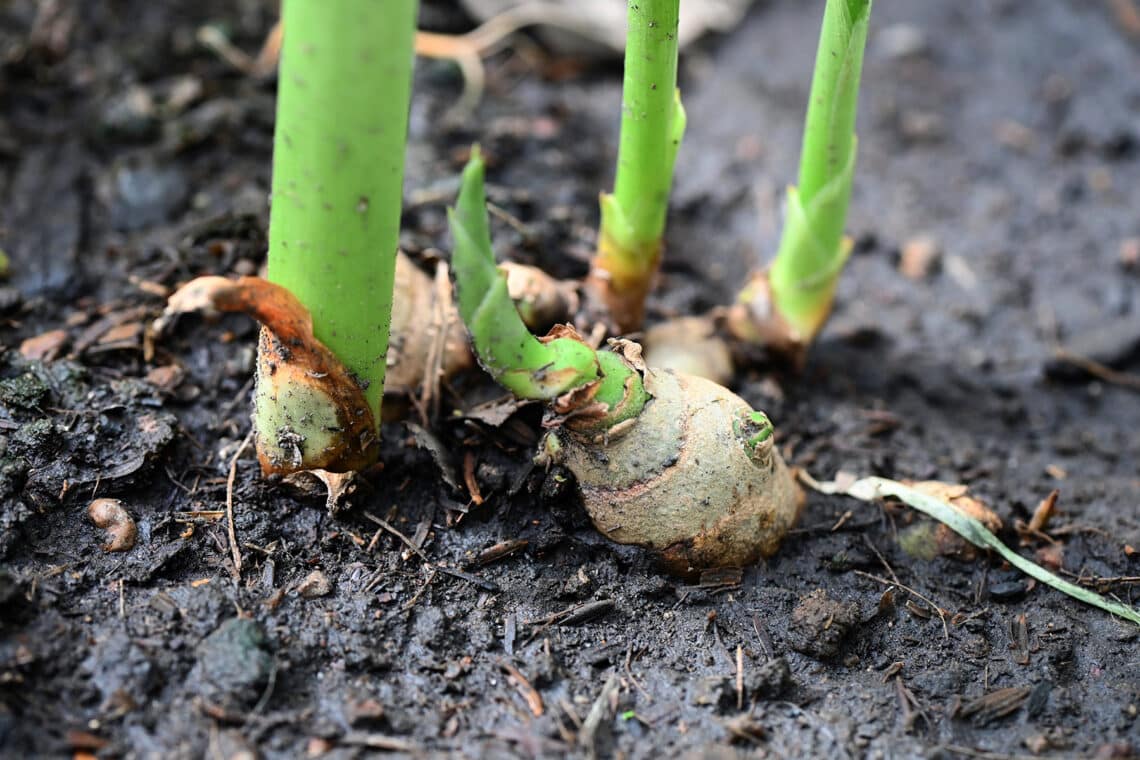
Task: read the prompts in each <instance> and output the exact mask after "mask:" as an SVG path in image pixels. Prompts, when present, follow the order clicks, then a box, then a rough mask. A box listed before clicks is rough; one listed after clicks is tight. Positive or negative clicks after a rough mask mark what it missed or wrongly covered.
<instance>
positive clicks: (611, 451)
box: [448, 149, 801, 575]
mask: <svg viewBox="0 0 1140 760" xmlns="http://www.w3.org/2000/svg"><path fill="white" fill-rule="evenodd" d="M483 172H484V167H483V161H482V158H481V156H480V155H479V152H478V150H477V149H476V150H474V151H473V152H472V157H471V160H470V161H469V162H468V164H467V167H466V169H464V172H463V181H462V185H461V188H460V193H459V200H458V202H457V204H456V207H455V208H454V209H449V212H448V219H449V222H450V225H451V231H452V236H453V237H454V239H455V250H454V254H453V270H454V273H455V278H456V291H457V301H458V304H459V312H460V315H461V316H462V317H463V320H464V322H465V323H466V324H467V326H468V329H469V331H470V333H471V337H472V341H473V343H474V347H475V353H476V355H477V357H478V359H479V362H480V363H481V364H482V366H483V367H484V369H486V370H487V372H488V373H489V374H491V376H492V377H494V378H495V379H496V380H497V381H498V382H499V383H500V384H502V385H503V386H504V387H506V388H507V389H508V390H510V391H511V392H512V393H514V394H515V395H516V396H519V397H521V398H531V399H540V400H543V401H546V402H547V404H548V405H549V412H548V416H547V421H546V424H547V426H548V427H551V428H553V429H552V431H551V432H550V433H549V434H548V435H547V436H546V438H545V439H544V442H543V444H542V450H541V454H540V457H539V459H540V461H544V462H558V463H561V464H563V465H565V466H566V467H567V468H568V469H569V470H570V471H571V472H572V473H573V474H574V476H575V478H576V479H577V482H578V487H579V490H580V493H581V495H582V500H583V505H584V506H585V508H586V511H587V512H588V513H589V514H590V517H591V518H592V519H593V521H594V524H595V525H596V526H597V527H598V529H599V530H601V531H602V532H603V533H604V534H606V535H607V536H608V537H610V538H612V539H613V540H615V541H618V542H621V543H627V544H637V545H640V546H644V547H647V548H650V549H653V550H655V551H657V552H659V553H660V555H661V557H662V558H663V560H664V562H665V564H666V566H667V567H668V568H669V569H670V570H671V571H673V572H676V573H679V574H684V575H688V574H691V573H693V572H694V571H697V570H700V569H703V568H709V567H725V566H741V565H744V564H748V563H750V562H753V561H755V560H756V559H757V558H758V557H760V556H767V555H770V554H772V553H773V552H774V551H775V550H776V549H777V547H778V546H779V543H780V540H781V539H782V538H783V536H784V535H785V533H786V532H787V530H788V529H789V528H790V527H791V526H792V524H793V523H794V522H795V519H796V517H797V514H798V512H799V507H800V501H801V500H800V493H799V489H798V488H797V486H796V485H795V482H794V481H793V479H792V477H791V475H790V473H789V471H788V469H787V467H786V466H785V465H784V462H783V460H782V459H781V457H780V454H779V451H778V450H777V449H776V448H775V445H774V429H773V427H772V424H771V422H770V421H769V420H768V418H767V417H766V416H765V415H764V414H763V413H762V412H757V411H753V410H752V409H751V408H750V407H749V406H748V404H747V403H745V402H744V400H743V399H741V398H739V397H738V396H736V395H735V394H733V393H731V392H730V391H728V390H727V389H725V388H723V387H721V386H719V385H716V384H715V383H712V382H709V381H707V380H704V379H701V378H695V377H689V376H685V375H679V374H676V373H673V372H671V371H664V370H652V369H649V368H647V367H646V366H645V365H644V363H643V362H642V361H641V358H640V352H641V348H640V346H638V345H637V344H636V343H633V342H630V341H625V340H611V341H610V346H609V349H606V350H595V349H593V348H591V347H590V346H589V345H587V344H586V343H585V341H584V340H583V339H582V338H581V337H580V336H579V335H578V334H577V333H576V332H575V331H574V330H573V329H572V328H570V327H569V326H556V327H555V328H554V329H552V330H551V331H550V333H549V334H548V335H547V336H545V337H543V338H536V337H535V336H534V335H532V334H531V333H530V332H529V331H528V330H527V328H526V326H525V325H524V324H523V322H522V320H521V318H520V317H519V314H518V311H517V310H516V307H515V305H514V303H513V302H512V301H511V299H510V296H509V293H508V290H507V280H506V276H505V275H504V274H503V273H502V272H501V271H499V270H498V269H497V267H496V266H495V258H494V253H493V251H492V248H491V238H490V232H489V228H488V221H487V212H486V209H485V205H486V202H485V199H484V194H483Z"/></svg>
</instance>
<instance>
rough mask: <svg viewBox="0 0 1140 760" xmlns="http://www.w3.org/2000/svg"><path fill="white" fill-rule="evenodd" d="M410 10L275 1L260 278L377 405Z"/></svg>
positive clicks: (411, 32) (394, 241) (360, 1)
mask: <svg viewBox="0 0 1140 760" xmlns="http://www.w3.org/2000/svg"><path fill="white" fill-rule="evenodd" d="M416 10H417V2H416V0H386V1H385V2H382V3H380V2H375V0H335V2H334V1H332V0H329V1H325V2H315V1H314V0H285V1H284V4H283V8H282V22H283V24H284V28H285V35H284V45H283V48H282V53H281V70H280V75H279V84H278V94H277V126H276V133H275V138H274V146H273V209H272V214H271V220H270V227H269V279H270V280H272V281H273V282H275V283H278V284H280V285H283V286H285V287H286V288H288V289H289V290H290V291H292V292H293V294H294V295H296V296H297V297H298V298H299V299H300V301H301V302H302V303H303V304H304V305H305V306H306V307H307V308H308V309H309V311H310V312H312V316H313V329H314V333H315V335H316V337H317V339H318V340H320V341H321V342H322V343H324V344H325V345H327V346H328V347H329V348H330V349H331V350H332V351H333V353H335V354H336V356H337V357H338V358H340V360H341V361H343V362H344V364H345V365H346V366H347V367H348V368H349V369H350V370H351V371H352V373H353V374H354V375H355V376H356V378H357V379H358V380H359V381H360V382H361V384H362V385H363V386H364V389H365V395H366V397H367V399H368V403H369V406H370V407H371V408H372V410H373V415H374V417H375V419H376V421H377V424H378V423H379V420H380V403H381V397H382V393H383V388H384V372H385V366H386V355H387V350H388V331H389V323H390V319H391V310H392V282H393V273H394V269H395V262H396V248H397V245H398V244H399V225H400V203H401V193H402V186H403V174H404V144H405V142H406V139H407V127H408V104H409V100H410V96H411V81H412V62H413V58H414V53H413V45H414V39H415V29H416V26H415V24H416Z"/></svg>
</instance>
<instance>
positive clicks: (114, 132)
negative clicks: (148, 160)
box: [99, 85, 158, 141]
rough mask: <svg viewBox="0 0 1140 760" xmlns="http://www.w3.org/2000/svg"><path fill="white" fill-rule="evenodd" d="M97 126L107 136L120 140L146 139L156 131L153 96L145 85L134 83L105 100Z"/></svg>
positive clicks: (156, 121) (156, 119)
mask: <svg viewBox="0 0 1140 760" xmlns="http://www.w3.org/2000/svg"><path fill="white" fill-rule="evenodd" d="M99 126H100V127H101V128H102V130H103V132H104V134H106V135H107V136H108V137H111V138H114V139H120V140H133V141H134V140H137V141H142V140H147V139H149V138H151V137H153V136H155V134H156V133H157V131H158V118H157V114H156V110H155V106H154V97H153V96H152V95H151V93H150V91H149V90H147V89H146V88H145V87H141V86H139V85H135V86H134V87H131V88H129V89H128V90H127V91H126V92H124V93H122V94H120V95H118V96H115V97H112V98H111V99H110V100H108V101H107V103H106V105H105V106H104V108H103V112H102V114H101V115H100V118H99Z"/></svg>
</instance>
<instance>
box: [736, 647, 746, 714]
mask: <svg viewBox="0 0 1140 760" xmlns="http://www.w3.org/2000/svg"><path fill="white" fill-rule="evenodd" d="M736 709H737V710H743V709H744V647H742V646H740V645H739V644H737V645H736Z"/></svg>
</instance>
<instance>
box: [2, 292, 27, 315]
mask: <svg viewBox="0 0 1140 760" xmlns="http://www.w3.org/2000/svg"><path fill="white" fill-rule="evenodd" d="M23 303H24V294H23V293H21V292H20V289H19V288H15V287H12V286H11V285H0V314H11V313H12V312H14V311H16V310H17V309H19V308H20V306H21V305H22V304H23Z"/></svg>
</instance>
